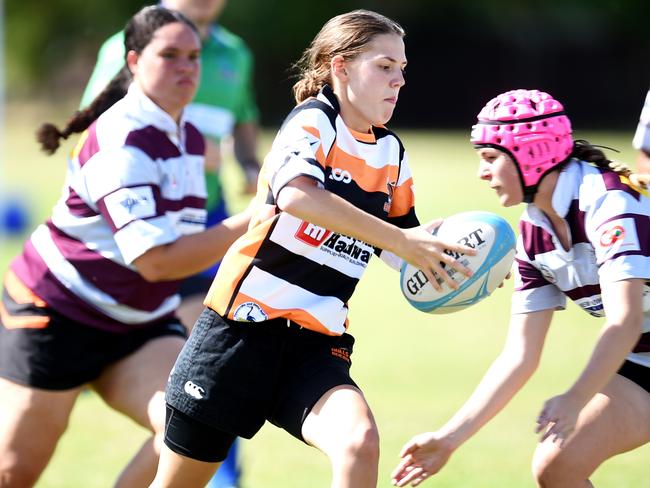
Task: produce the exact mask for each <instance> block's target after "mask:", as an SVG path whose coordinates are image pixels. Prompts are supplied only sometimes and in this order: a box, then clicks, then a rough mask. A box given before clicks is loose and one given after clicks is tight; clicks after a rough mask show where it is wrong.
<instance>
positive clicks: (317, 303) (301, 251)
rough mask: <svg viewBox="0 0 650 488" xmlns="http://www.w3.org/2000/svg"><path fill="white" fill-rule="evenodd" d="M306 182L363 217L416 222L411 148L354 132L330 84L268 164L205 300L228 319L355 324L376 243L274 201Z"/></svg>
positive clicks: (290, 120) (303, 110) (293, 117)
mask: <svg viewBox="0 0 650 488" xmlns="http://www.w3.org/2000/svg"><path fill="white" fill-rule="evenodd" d="M299 176H308V177H311V178H313V179H315V180H317V181H318V183H319V186H320V187H322V188H325V189H326V190H328V191H331V192H333V193H335V194H337V195H339V196H340V197H342V198H344V199H345V200H347V201H349V202H351V203H352V204H354V205H355V206H357V207H358V208H360V209H362V210H364V211H365V212H367V213H369V214H372V215H374V216H376V217H378V218H381V219H382V220H385V221H388V222H391V223H393V224H394V225H397V226H399V227H402V228H408V227H414V226H417V225H418V224H419V223H418V220H417V217H416V215H415V210H414V206H413V205H414V194H413V180H412V177H411V171H410V169H409V167H408V164H407V158H406V154H405V152H404V147H403V146H402V143H401V142H400V140H399V139H398V138H397V136H395V134H393V133H392V132H391V131H389V130H388V129H386V128H384V127H373V130H372V133H368V134H362V133H358V132H355V131H353V130H351V129H350V128H348V127H347V126H346V125H345V124H344V122H343V120H342V119H341V117H340V115H339V105H338V101H337V100H336V96H335V95H334V93H333V92H332V90H331V88H330V87H328V86H326V87H325V88H323V90H321V92H320V93H319V95H318V96H317V97H316V98H312V99H309V100H307V101H305V102H304V103H302V104H300V105H299V106H297V107H296V108H295V109H294V110H293V111H292V112H291V113H290V114H289V116H288V117H287V119H286V120H285V122H284V124H283V126H282V128H281V129H280V131H279V132H278V134H277V136H276V138H275V141H274V143H273V146H272V148H271V151H270V152H269V154H268V155H267V157H266V158H265V160H264V165H263V167H262V170H261V173H260V178H259V181H258V191H257V196H256V199H257V201H258V203H259V205H258V206H257V210H256V213H255V215H254V216H253V218H252V220H251V223H250V226H249V230H248V232H247V233H246V234H244V235H243V236H242V237H241V238H239V239H238V240H237V241H236V242H235V243H234V244H233V245H232V246H231V248H230V250H229V251H228V253H227V254H226V256H225V257H224V259H223V261H222V263H221V266H220V267H219V271H218V273H217V276H216V278H215V280H214V282H213V284H212V287H211V288H210V291H209V292H208V296H207V297H206V300H205V304H206V306H208V307H210V308H212V309H213V310H215V311H216V312H217V313H219V314H220V315H222V316H223V317H227V318H229V319H233V320H239V321H245V322H261V321H264V320H270V319H274V318H278V317H283V318H286V319H288V320H291V321H293V322H295V323H297V324H299V325H301V326H303V327H306V328H308V329H311V330H315V331H317V332H321V333H324V334H328V335H340V334H342V333H344V332H345V331H346V329H347V326H348V305H347V303H348V300H349V298H350V297H351V296H352V293H353V291H354V289H355V287H356V285H357V282H358V281H359V279H360V278H361V276H362V274H363V272H364V271H365V269H366V267H367V266H368V262H369V261H370V258H371V256H372V254H373V253H377V254H381V250H376V249H375V248H374V247H373V246H371V245H369V244H367V243H365V242H362V241H360V240H358V239H355V238H353V237H350V236H346V235H341V234H338V233H336V232H332V231H330V230H328V229H325V228H322V227H319V226H316V225H314V224H312V223H310V222H305V221H303V220H300V219H298V218H296V217H294V216H292V215H290V214H288V213H286V212H283V211H281V210H279V209H278V208H277V206H276V205H275V202H276V199H277V196H278V193H279V192H280V190H281V189H282V188H283V187H284V186H285V185H286V184H287V183H289V182H290V181H291V180H293V179H294V178H297V177H299Z"/></svg>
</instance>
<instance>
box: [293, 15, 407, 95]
mask: <svg viewBox="0 0 650 488" xmlns="http://www.w3.org/2000/svg"><path fill="white" fill-rule="evenodd" d="M380 34H397V35H398V36H400V37H404V35H405V32H404V29H403V28H402V27H401V26H400V25H399V24H398V23H397V22H395V21H394V20H391V19H389V18H388V17H385V16H383V15H381V14H378V13H377V12H372V11H370V10H353V11H352V12H348V13H345V14H341V15H337V16H336V17H332V18H331V19H330V20H328V21H327V23H326V24H325V25H324V26H323V27H322V29H321V30H320V32H318V34H316V37H315V38H314V40H313V41H312V42H311V44H310V45H309V47H308V48H307V49H306V50H305V51H304V52H303V53H302V56H301V57H300V59H299V60H298V61H297V62H296V64H295V65H294V68H295V69H296V70H297V71H298V77H299V80H298V81H297V82H296V83H295V84H294V85H293V95H294V97H295V99H296V102H297V103H300V102H303V101H304V100H306V99H307V98H309V97H313V96H316V95H317V94H318V92H319V91H320V89H321V88H323V86H324V85H325V84H328V83H331V74H330V61H331V60H332V58H333V57H334V56H339V55H340V56H343V58H344V59H345V60H352V59H354V58H356V57H357V56H358V55H359V54H361V53H362V52H364V51H365V50H366V49H367V46H368V44H369V43H370V42H371V41H372V40H373V39H374V38H375V36H377V35H380Z"/></svg>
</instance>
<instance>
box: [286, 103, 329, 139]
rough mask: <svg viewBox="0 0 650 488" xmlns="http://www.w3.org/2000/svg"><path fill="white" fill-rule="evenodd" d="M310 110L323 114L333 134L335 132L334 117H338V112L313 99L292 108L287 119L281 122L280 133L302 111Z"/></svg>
mask: <svg viewBox="0 0 650 488" xmlns="http://www.w3.org/2000/svg"><path fill="white" fill-rule="evenodd" d="M310 109H317V110H320V111H321V112H323V113H324V114H325V115H326V116H327V119H328V120H329V122H330V124H331V125H332V128H333V129H334V132H336V117H337V115H338V111H337V110H335V109H333V108H332V107H330V106H329V105H327V104H326V103H325V102H323V101H321V100H317V99H315V98H314V99H312V100H308V101H306V102H304V103H301V104H300V105H298V106H297V107H296V108H294V109H293V110H292V111H291V112H289V115H287V118H286V119H284V122H282V126H281V127H280V132H282V131H283V130H284V128H285V126H286V125H287V123H289V121H290V120H291V119H293V118H294V117H295V116H296V115H298V114H299V113H300V112H302V111H303V110H310Z"/></svg>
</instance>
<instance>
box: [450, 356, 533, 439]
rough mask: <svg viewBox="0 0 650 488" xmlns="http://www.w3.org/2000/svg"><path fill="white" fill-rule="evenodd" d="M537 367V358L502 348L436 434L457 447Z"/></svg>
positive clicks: (507, 399)
mask: <svg viewBox="0 0 650 488" xmlns="http://www.w3.org/2000/svg"><path fill="white" fill-rule="evenodd" d="M536 368H537V362H536V361H530V360H523V359H522V360H517V359H515V358H513V357H510V356H509V355H508V354H507V353H506V352H505V351H504V352H503V353H502V354H501V355H500V356H499V357H498V358H497V359H496V360H495V361H494V362H493V363H492V366H490V368H489V369H488V371H487V372H486V374H485V376H483V379H482V380H481V382H480V383H479V385H478V386H477V387H476V389H475V390H474V392H473V393H472V395H471V396H470V398H469V399H468V400H467V402H465V404H464V405H463V406H462V407H461V408H460V410H458V412H456V414H455V415H454V416H453V417H452V418H451V419H450V420H449V421H448V422H447V423H446V424H445V425H444V426H443V427H442V428H441V429H439V430H438V433H439V434H440V435H443V436H444V437H445V439H446V440H447V441H448V442H449V443H450V445H451V446H452V447H453V449H454V450H456V449H457V448H458V447H460V446H461V445H462V444H463V443H464V442H465V441H467V440H468V439H469V438H470V437H472V436H473V435H474V434H476V432H478V431H479V430H480V429H481V428H482V427H483V426H484V425H485V424H487V423H488V422H489V421H490V420H491V419H492V418H493V417H494V416H495V415H497V414H498V413H499V412H500V411H501V410H503V408H504V407H505V406H506V405H507V404H508V403H509V402H510V400H511V399H512V397H514V396H515V394H516V393H517V392H518V391H519V390H520V389H521V388H522V387H523V386H524V385H525V384H526V382H527V381H528V379H529V378H530V377H531V376H532V374H533V373H534V372H535V370H536Z"/></svg>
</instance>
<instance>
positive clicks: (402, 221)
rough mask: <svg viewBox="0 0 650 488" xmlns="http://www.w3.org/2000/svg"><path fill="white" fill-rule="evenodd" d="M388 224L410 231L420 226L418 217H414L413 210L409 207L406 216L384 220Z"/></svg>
mask: <svg viewBox="0 0 650 488" xmlns="http://www.w3.org/2000/svg"><path fill="white" fill-rule="evenodd" d="M386 220H387V221H388V222H389V223H391V224H393V225H395V226H397V227H399V228H400V229H411V228H413V227H417V226H418V225H420V220H419V219H418V216H417V215H415V208H413V207H411V208H410V209H409V211H408V213H407V214H406V215H400V216H399V217H388V219H386Z"/></svg>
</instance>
